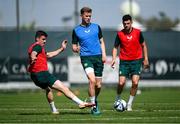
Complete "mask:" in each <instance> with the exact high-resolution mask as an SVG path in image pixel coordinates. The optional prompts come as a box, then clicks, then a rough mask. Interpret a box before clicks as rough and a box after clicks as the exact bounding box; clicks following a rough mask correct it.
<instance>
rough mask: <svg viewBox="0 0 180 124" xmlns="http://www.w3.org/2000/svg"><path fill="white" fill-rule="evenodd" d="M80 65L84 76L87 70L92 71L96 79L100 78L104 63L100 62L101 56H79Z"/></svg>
mask: <svg viewBox="0 0 180 124" xmlns="http://www.w3.org/2000/svg"><path fill="white" fill-rule="evenodd" d="M81 64H82V66H83V68H84V70H85V72H86V74H87V73H88V71H87V70H92V71H94V74H95V76H96V77H102V73H103V68H104V63H103V62H102V55H96V56H81ZM92 71H91V72H92Z"/></svg>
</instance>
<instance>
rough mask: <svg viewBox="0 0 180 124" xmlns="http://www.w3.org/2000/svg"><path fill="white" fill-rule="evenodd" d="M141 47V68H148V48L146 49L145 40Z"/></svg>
mask: <svg viewBox="0 0 180 124" xmlns="http://www.w3.org/2000/svg"><path fill="white" fill-rule="evenodd" d="M142 48H143V54H144V61H143V68H144V69H148V68H149V60H148V50H147V45H146V42H143V43H142Z"/></svg>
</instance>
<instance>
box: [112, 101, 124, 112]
mask: <svg viewBox="0 0 180 124" xmlns="http://www.w3.org/2000/svg"><path fill="white" fill-rule="evenodd" d="M126 105H127V103H126V101H125V100H123V99H121V100H117V101H115V102H114V109H115V110H116V111H118V112H123V111H125V110H126Z"/></svg>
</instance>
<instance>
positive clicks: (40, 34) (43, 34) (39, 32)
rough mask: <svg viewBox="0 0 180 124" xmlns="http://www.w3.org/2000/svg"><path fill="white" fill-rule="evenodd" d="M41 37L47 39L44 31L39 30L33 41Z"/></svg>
mask: <svg viewBox="0 0 180 124" xmlns="http://www.w3.org/2000/svg"><path fill="white" fill-rule="evenodd" d="M41 36H45V37H48V34H47V33H46V32H45V31H41V30H39V31H36V35H35V39H36V38H40V37H41Z"/></svg>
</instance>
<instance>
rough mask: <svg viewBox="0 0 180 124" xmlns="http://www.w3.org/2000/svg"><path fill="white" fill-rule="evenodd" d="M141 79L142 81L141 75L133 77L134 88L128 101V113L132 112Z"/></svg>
mask: <svg viewBox="0 0 180 124" xmlns="http://www.w3.org/2000/svg"><path fill="white" fill-rule="evenodd" d="M139 79H140V76H139V75H133V76H132V87H131V90H130V96H129V100H128V104H127V110H128V111H132V103H133V100H134V97H135V95H136V92H137V88H138V82H139Z"/></svg>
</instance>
